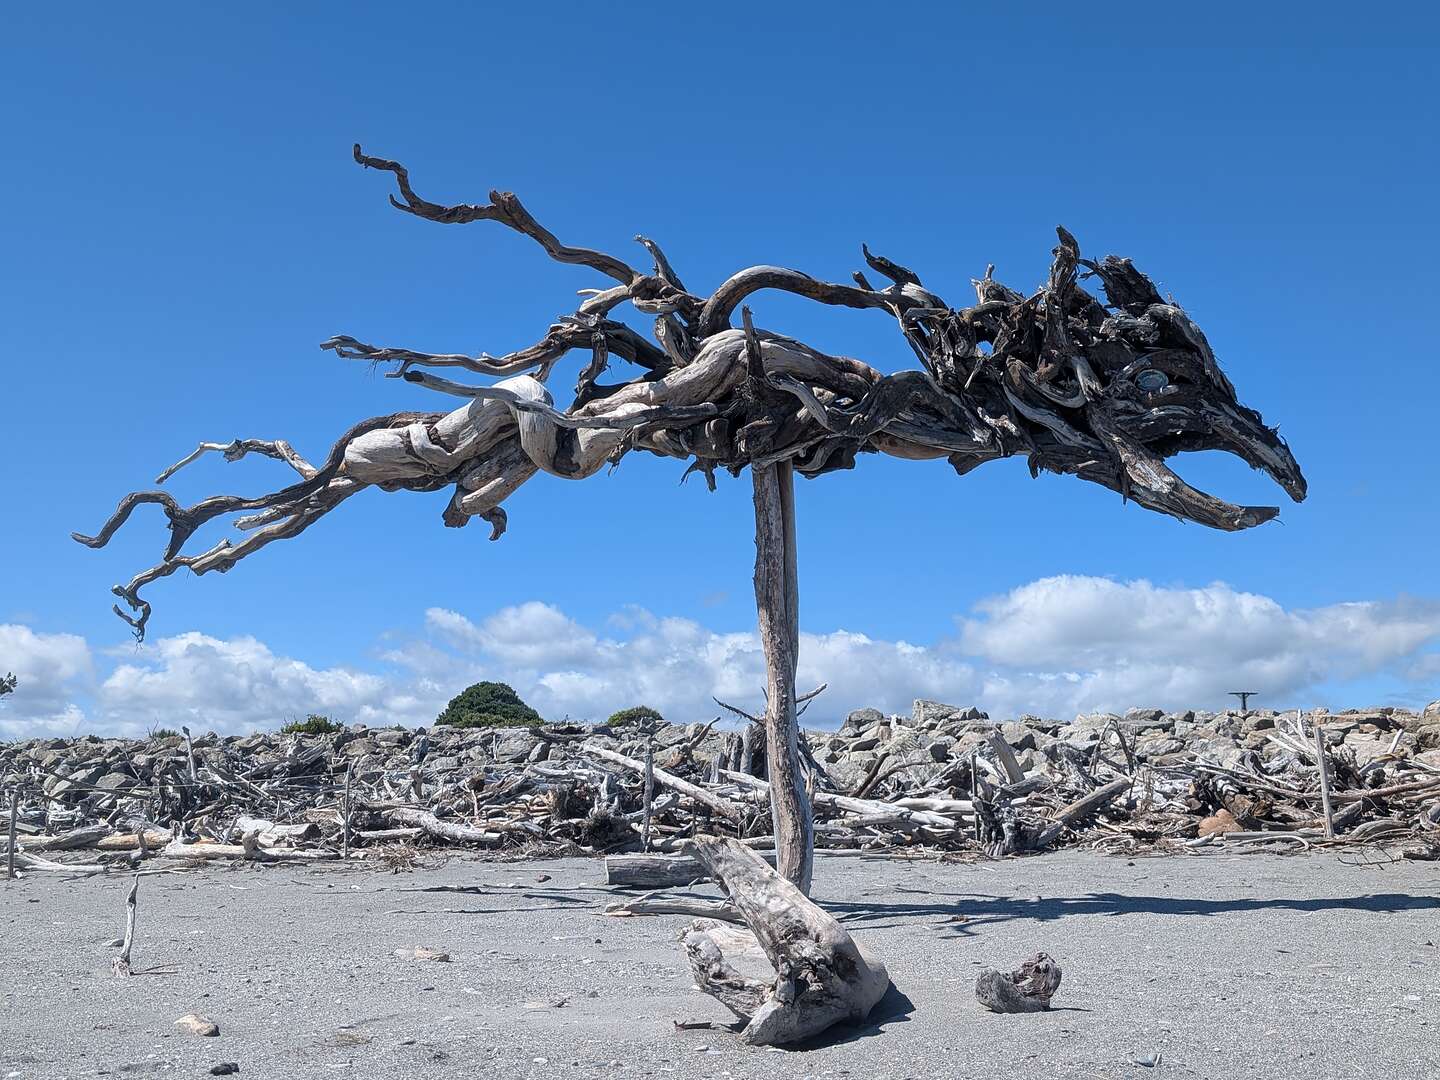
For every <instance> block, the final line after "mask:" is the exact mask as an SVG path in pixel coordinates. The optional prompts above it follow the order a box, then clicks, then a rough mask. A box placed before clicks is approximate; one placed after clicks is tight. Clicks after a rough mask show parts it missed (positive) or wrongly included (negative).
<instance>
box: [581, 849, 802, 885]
mask: <svg viewBox="0 0 1440 1080" xmlns="http://www.w3.org/2000/svg"><path fill="white" fill-rule="evenodd" d="M686 845H687V847H688V841H687V842H686ZM747 846H748V845H747ZM761 858H763V859H764V860H765V861H766V862H767V863H768V864H769V865H771V866H774V865H775V854H774V852H768V853H766V854H765V855H762V856H761ZM709 878H710V873H709V871H708V870H706V869H705V867H704V866H703V865H701V863H700V860H698V859H696V858H695V857H694V856H692V855H606V856H605V884H606V885H617V886H621V887H623V888H636V889H669V888H675V887H677V886H682V885H689V884H691V883H692V882H696V881H708V880H709Z"/></svg>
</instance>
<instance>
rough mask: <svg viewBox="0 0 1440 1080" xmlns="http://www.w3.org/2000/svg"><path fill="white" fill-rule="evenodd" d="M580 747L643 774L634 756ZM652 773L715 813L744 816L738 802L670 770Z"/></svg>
mask: <svg viewBox="0 0 1440 1080" xmlns="http://www.w3.org/2000/svg"><path fill="white" fill-rule="evenodd" d="M580 749H581V751H582V752H584V753H586V754H589V755H590V756H591V757H597V758H599V759H600V760H601V761H608V762H610V763H612V764H614V765H623V766H624V767H625V768H627V769H630V770H632V771H634V772H638V773H640V774H641V775H642V776H643V775H645V763H644V762H643V761H636V760H635V759H634V758H629V757H626V756H625V755H624V754H617V753H616V752H615V751H614V750H608V749H606V748H605V747H603V746H582V747H581V748H580ZM652 775H653V776H654V777H655V782H656V783H657V784H662V785H664V786H665V787H668V788H669V789H670V790H671V791H678V792H679V793H680V794H681V795H688V796H689V797H690V798H692V799H694V800H695V801H696V802H698V803H700V804H702V805H704V806H708V807H709V808H710V809H711V810H714V811H716V812H717V813H720V814H724V815H725V816H726V817H728V818H730V819H731V820H732V821H740V820H742V819H743V818H744V817H745V808H744V807H743V806H741V805H740V804H739V803H737V802H735V801H733V800H731V799H727V798H724V797H723V796H720V795H717V794H715V793H714V792H713V791H707V790H706V789H705V788H702V787H699V786H698V785H695V784H692V783H690V781H688V780H682V779H681V778H680V777H678V776H676V775H675V774H674V773H672V772H667V771H666V770H664V769H662V768H659V767H658V766H656V767H654V768H653V769H652ZM761 783H764V781H761ZM765 787H766V790H767V791H768V790H769V785H768V784H766V785H765Z"/></svg>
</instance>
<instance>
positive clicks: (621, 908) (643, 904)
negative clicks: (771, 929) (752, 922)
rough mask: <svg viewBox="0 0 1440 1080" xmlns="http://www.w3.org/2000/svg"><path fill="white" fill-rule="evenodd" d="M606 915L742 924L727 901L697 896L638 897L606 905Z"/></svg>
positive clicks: (738, 913) (736, 911)
mask: <svg viewBox="0 0 1440 1080" xmlns="http://www.w3.org/2000/svg"><path fill="white" fill-rule="evenodd" d="M605 914H606V915H614V916H617V917H625V916H628V915H689V916H690V917H691V918H695V919H718V920H719V921H721V922H732V923H738V922H744V921H745V920H744V919H742V918H741V917H740V912H739V911H738V910H736V908H735V905H734V904H732V903H730V902H729V901H728V900H705V899H702V898H700V897H697V896H655V895H653V894H652V895H647V896H639V897H636V898H635V899H634V900H623V901H621V902H620V903H618V904H607V905H606V907H605Z"/></svg>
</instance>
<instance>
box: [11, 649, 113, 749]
mask: <svg viewBox="0 0 1440 1080" xmlns="http://www.w3.org/2000/svg"><path fill="white" fill-rule="evenodd" d="M9 673H13V674H14V675H15V679H16V688H15V692H14V693H12V694H6V695H5V696H4V697H0V737H3V736H9V737H21V736H24V737H33V736H38V735H70V734H72V733H73V732H74V731H75V729H76V727H77V725H80V724H83V723H84V720H85V715H84V712H83V711H82V710H81V709H80V707H79V706H78V705H77V704H76V703H75V701H74V696H75V694H76V693H77V692H78V691H79V690H80V689H81V688H83V686H84V685H85V684H87V683H88V682H89V681H90V680H91V679H92V678H93V677H94V669H93V667H92V665H91V661H90V648H89V646H88V645H86V643H85V639H84V638H82V637H78V636H77V635H75V634H45V633H36V632H35V631H34V630H32V629H30V627H28V626H20V625H18V624H16V623H0V675H5V674H9Z"/></svg>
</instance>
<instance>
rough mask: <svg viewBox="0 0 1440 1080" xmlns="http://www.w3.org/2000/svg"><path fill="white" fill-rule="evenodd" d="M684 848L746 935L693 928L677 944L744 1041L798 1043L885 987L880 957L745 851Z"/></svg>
mask: <svg viewBox="0 0 1440 1080" xmlns="http://www.w3.org/2000/svg"><path fill="white" fill-rule="evenodd" d="M692 850H693V852H694V854H695V857H696V858H697V859H698V860H699V861H700V862H701V864H702V865H704V866H705V868H706V869H707V870H708V871H709V873H710V876H711V877H712V878H714V879H715V880H716V881H717V882H719V883H720V885H721V887H722V888H723V889H724V890H725V893H726V895H727V896H728V897H729V899H730V902H731V903H732V904H733V905H734V906H735V908H736V910H737V911H738V912H739V914H740V917H741V918H742V919H743V920H744V922H745V926H746V927H747V933H745V934H738V933H736V931H735V928H733V927H730V926H724V925H722V924H718V923H714V922H712V921H710V920H701V921H699V922H697V923H695V924H693V925H692V926H691V928H690V929H689V930H688V931H687V932H686V934H685V936H684V938H683V939H682V943H683V945H684V948H685V952H686V955H687V956H688V957H689V959H690V963H691V970H692V972H693V973H694V975H695V980H696V983H697V984H698V985H699V986H700V988H701V989H702V990H704V991H705V992H706V993H709V994H712V995H713V996H715V997H716V998H718V999H719V1000H720V1001H721V1002H722V1003H724V1004H725V1005H726V1007H727V1008H729V1009H730V1010H731V1011H732V1012H734V1013H735V1014H736V1015H737V1016H739V1017H740V1018H741V1019H742V1020H744V1021H745V1028H744V1030H743V1031H742V1033H741V1034H742V1038H744V1040H745V1041H746V1042H748V1043H751V1044H752V1045H759V1046H774V1045H786V1044H790V1043H796V1042H801V1041H803V1040H805V1039H808V1038H812V1037H814V1036H816V1035H819V1034H820V1033H821V1032H823V1031H825V1030H827V1029H828V1028H830V1027H832V1026H834V1025H835V1024H839V1023H845V1022H858V1021H861V1020H864V1019H865V1017H867V1016H868V1015H869V1014H870V1010H871V1009H873V1008H874V1007H875V1005H876V1004H877V1003H878V1002H879V1001H880V999H881V998H882V997H884V996H885V992H886V990H887V989H888V988H889V986H890V977H889V975H888V974H887V973H886V970H885V965H884V964H882V963H881V962H880V961H879V959H878V958H876V957H875V956H874V955H873V954H871V953H869V952H868V951H866V950H865V949H863V948H861V947H860V946H859V945H858V944H857V943H856V941H855V940H854V938H852V937H851V936H850V934H849V933H847V932H846V930H845V928H844V927H842V926H841V925H840V924H839V923H838V922H836V921H835V919H834V918H832V917H831V916H830V915H828V914H827V913H826V912H825V911H823V910H822V909H821V908H820V907H819V906H818V905H816V904H814V903H813V902H812V901H811V900H809V898H807V897H806V895H805V894H804V893H803V892H802V891H801V890H800V888H799V887H798V886H797V885H796V884H795V883H793V882H791V881H789V880H788V879H786V878H784V877H782V876H781V875H780V874H779V873H777V872H776V871H775V870H772V869H771V868H770V867H769V866H767V865H766V864H765V861H764V860H763V859H761V858H760V857H759V856H758V855H757V854H755V852H753V851H751V850H750V849H749V848H747V847H745V846H744V845H743V844H740V843H737V842H735V841H734V840H726V839H721V838H718V837H709V836H706V837H697V838H696V840H695V842H694V845H693V847H692ZM757 948H758V952H759V954H761V955H763V956H764V957H765V959H766V960H768V962H769V977H768V979H766V978H764V977H763V973H762V972H757V971H756V970H755V957H756V955H757Z"/></svg>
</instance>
